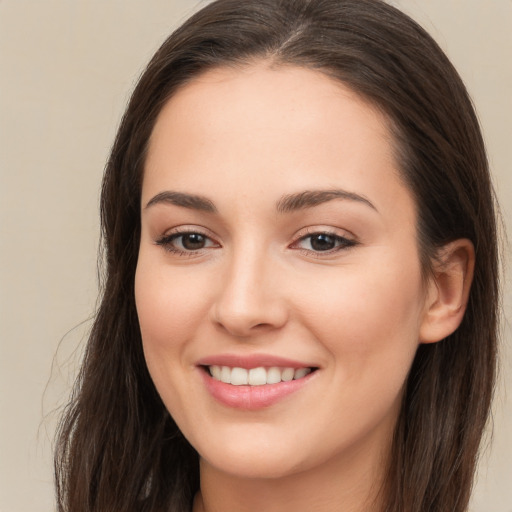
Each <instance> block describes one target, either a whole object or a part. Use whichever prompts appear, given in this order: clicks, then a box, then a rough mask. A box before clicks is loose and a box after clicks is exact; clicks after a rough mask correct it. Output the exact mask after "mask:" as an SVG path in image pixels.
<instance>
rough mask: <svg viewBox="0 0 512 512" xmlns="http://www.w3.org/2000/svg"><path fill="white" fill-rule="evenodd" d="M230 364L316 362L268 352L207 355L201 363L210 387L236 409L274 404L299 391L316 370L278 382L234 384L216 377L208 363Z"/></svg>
mask: <svg viewBox="0 0 512 512" xmlns="http://www.w3.org/2000/svg"><path fill="white" fill-rule="evenodd" d="M212 365H218V366H230V367H232V368H233V367H238V368H246V369H251V368H258V367H261V366H263V367H266V368H269V367H272V366H277V367H281V368H310V367H312V366H314V365H309V364H304V363H300V362H298V361H292V360H290V359H285V358H281V357H276V356H271V355H267V354H252V355H249V356H238V355H234V354H222V355H217V356H211V357H206V358H204V359H201V360H200V361H198V363H197V366H198V370H199V372H200V374H201V377H202V379H203V382H204V384H205V386H206V389H207V390H208V391H209V392H210V394H211V395H212V396H213V398H215V399H216V400H217V401H219V402H220V403H222V404H223V405H227V406H228V407H232V408H235V409H245V410H256V409H263V408H265V407H270V406H271V405H273V404H275V403H277V402H279V401H280V400H282V399H283V398H285V397H287V396H289V395H291V394H292V393H295V392H296V391H298V390H299V389H301V388H302V387H303V386H304V385H306V384H307V383H308V382H309V381H310V379H311V378H313V376H314V375H316V372H312V373H310V374H308V375H306V376H305V377H303V378H301V379H297V380H291V381H288V382H279V383H277V384H264V385H262V386H233V385H232V384H226V383H225V382H221V381H219V380H216V379H214V378H213V377H212V376H211V375H210V374H209V373H208V371H207V370H206V369H205V368H204V367H205V366H212Z"/></svg>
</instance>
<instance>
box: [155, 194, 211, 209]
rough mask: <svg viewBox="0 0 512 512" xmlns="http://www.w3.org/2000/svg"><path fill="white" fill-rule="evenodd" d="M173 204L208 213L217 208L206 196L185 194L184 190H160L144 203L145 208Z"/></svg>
mask: <svg viewBox="0 0 512 512" xmlns="http://www.w3.org/2000/svg"><path fill="white" fill-rule="evenodd" d="M162 203H164V204H166V203H167V204H174V205H176V206H181V207H183V208H190V209H192V210H201V211H203V212H208V213H216V212H217V208H216V207H215V205H214V204H213V203H212V202H211V201H210V200H209V199H207V198H206V197H203V196H197V195H195V194H187V193H185V192H173V191H171V190H166V191H165V192H160V193H159V194H157V195H156V196H154V197H153V198H151V199H150V200H149V201H148V203H147V204H146V206H145V208H149V207H150V206H153V205H155V204H162Z"/></svg>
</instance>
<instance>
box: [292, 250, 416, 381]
mask: <svg viewBox="0 0 512 512" xmlns="http://www.w3.org/2000/svg"><path fill="white" fill-rule="evenodd" d="M413 261H414V260H413ZM393 262H396V260H395V259H393V260H391V262H388V263H389V264H388V265H387V270H383V269H385V268H386V265H385V262H384V261H382V260H381V261H379V263H381V265H373V266H365V267H364V271H359V270H358V269H356V268H354V269H347V270H346V271H345V272H343V273H341V272H340V275H339V276H336V275H333V276H331V278H330V279H328V280H324V281H323V284H324V285H325V286H321V284H320V281H317V282H316V284H315V283H313V282H312V283H311V286H310V287H309V289H310V293H308V295H307V296H306V295H304V297H303V299H302V304H301V306H300V309H301V311H302V312H303V318H305V319H307V320H306V322H308V324H309V329H310V330H311V331H312V332H313V333H314V334H315V337H316V338H317V339H318V340H319V341H321V342H322V344H323V345H324V346H325V347H326V348H327V349H328V350H329V352H330V354H331V357H332V359H333V360H334V361H335V362H337V363H338V362H339V363H342V364H343V369H344V372H345V377H349V378H350V377H352V376H353V377H354V378H359V377H360V376H361V374H364V373H365V372H368V379H371V374H374V375H375V377H376V376H377V375H379V374H380V375H381V377H384V378H386V377H389V378H392V379H394V378H395V375H396V378H397V384H399V385H400V386H401V384H402V383H400V382H399V381H400V379H405V376H406V374H407V372H408V370H409V366H410V364H411V362H412V358H413V357H414V354H415V352H416V349H417V346H418V339H419V327H420V323H421V316H422V308H423V300H422V282H421V273H420V269H419V265H409V268H406V267H407V265H401V264H396V263H394V265H391V263H393ZM327 281H328V282H327ZM382 374H388V375H382ZM400 376H402V377H400ZM400 386H399V387H400ZM395 387H396V386H395Z"/></svg>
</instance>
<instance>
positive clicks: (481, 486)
mask: <svg viewBox="0 0 512 512" xmlns="http://www.w3.org/2000/svg"><path fill="white" fill-rule="evenodd" d="M241 1H242V0H241ZM395 3H396V4H399V5H401V6H402V7H403V9H404V10H405V11H407V12H408V13H410V14H411V15H412V16H413V17H414V18H416V19H417V20H418V21H420V22H421V23H422V24H423V25H424V26H425V28H426V29H427V30H428V31H429V32H430V33H431V34H432V35H433V36H434V37H435V38H436V39H437V40H438V42H439V43H440V44H441V46H442V47H443V48H444V49H445V50H446V51H447V52H448V54H449V55H450V57H451V58H452V60H453V61H454V63H455V65H456V66H457V67H458V69H459V71H460V72H461V74H462V76H463V78H464V79H465V81H466V83H467V86H468V88H469V90H470V92H471V94H472V96H473V98H474V101H475V104H476V105H477V107H478V111H479V114H480V119H481V122H482V125H483V128H484V132H485V137H486V140H487V143H488V149H489V155H490V160H491V165H492V169H493V173H494V178H495V183H496V188H497V191H498V195H499V197H500V200H501V203H502V208H503V212H504V217H505V219H506V222H507V223H508V225H509V228H508V229H509V231H510V229H511V227H512V226H511V224H512V222H511V219H512V206H510V205H511V204H512V171H511V169H510V166H511V164H512V151H511V148H512V130H511V125H512V100H511V98H512V37H511V32H512V0H402V1H399V2H395ZM196 5H197V2H196V1H193V0H189V1H186V0H125V1H120V0H31V1H30V0H0V172H1V186H0V219H1V221H0V235H1V242H0V243H1V249H0V258H1V260H0V301H1V302H0V315H1V317H0V329H1V333H0V336H1V337H0V342H1V345H0V379H1V380H0V407H1V410H0V429H1V430H0V512H29V511H30V512H40V511H51V510H53V509H54V506H53V488H52V469H51V437H52V433H53V430H54V428H55V419H56V413H55V409H56V408H57V407H58V406H59V405H61V404H62V403H63V402H64V400H65V396H66V393H67V392H68V391H69V384H70V382H71V380H72V377H73V375H74V372H75V371H76V366H77V361H78V360H79V355H80V350H81V346H82V345H81V344H82V342H83V339H84V336H85V334H86V332H87V329H88V327H89V325H90V322H88V321H87V319H88V317H89V316H90V314H91V312H92V310H93V308H94V303H95V297H96V249H97V238H98V214H97V211H98V196H99V186H100V179H101V174H102V169H103V166H104V162H105V159H106V157H107V154H108V150H109V146H110V144H111V142H112V140H113V137H114V133H115V130H116V126H117V124H118V122H119V119H120V116H121V112H122V110H123V107H124V105H125V102H126V100H127V98H128V96H129V92H130V90H131V89H132V87H133V84H134V81H135V79H136V77H137V76H138V74H139V73H140V71H141V69H142V67H143V65H144V63H145V62H146V61H147V60H148V58H149V57H150V56H151V54H152V53H153V51H154V50H156V48H157V47H158V45H159V43H160V42H161V41H162V40H163V38H164V37H165V36H166V35H167V34H168V33H169V32H170V30H171V28H172V27H174V26H175V25H176V24H177V23H178V22H180V21H181V20H183V19H184V18H185V17H186V16H187V15H188V14H189V13H190V12H192V10H193V9H194V8H195V6H196ZM508 254H510V252H508ZM507 258H508V260H510V257H507ZM511 304H512V299H511V286H510V280H509V281H508V284H507V295H506V297H505V307H506V308H508V311H510V310H511V309H512V308H511ZM510 318H511V316H510V315H509V321H510ZM505 331H506V332H505V343H506V344H508V345H509V344H510V339H511V331H510V328H507V327H506V328H505ZM59 343H60V344H59ZM507 350H508V355H507ZM503 352H504V357H503V363H502V375H501V381H500V386H499V389H498V393H497V398H496V403H495V415H494V418H495V434H494V440H493V442H492V445H491V448H490V449H488V450H487V451H486V452H485V453H484V455H483V458H482V464H481V469H480V474H479V479H478V484H477V487H476V489H475V493H474V500H473V507H472V510H473V511H476V512H512V485H511V484H512V400H511V398H510V396H507V395H506V393H505V388H506V387H508V389H509V390H511V389H512V361H511V359H512V358H511V353H510V350H509V349H504V351H503ZM509 394H510V391H509ZM447 512H449V511H447Z"/></svg>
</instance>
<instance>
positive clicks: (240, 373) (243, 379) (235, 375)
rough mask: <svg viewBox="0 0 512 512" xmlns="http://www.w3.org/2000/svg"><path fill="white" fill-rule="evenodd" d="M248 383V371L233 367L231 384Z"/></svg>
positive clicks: (240, 384)
mask: <svg viewBox="0 0 512 512" xmlns="http://www.w3.org/2000/svg"><path fill="white" fill-rule="evenodd" d="M248 383H249V372H248V371H247V370H246V369H245V368H233V369H232V370H231V384H233V385H234V386H242V385H244V384H248Z"/></svg>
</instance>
